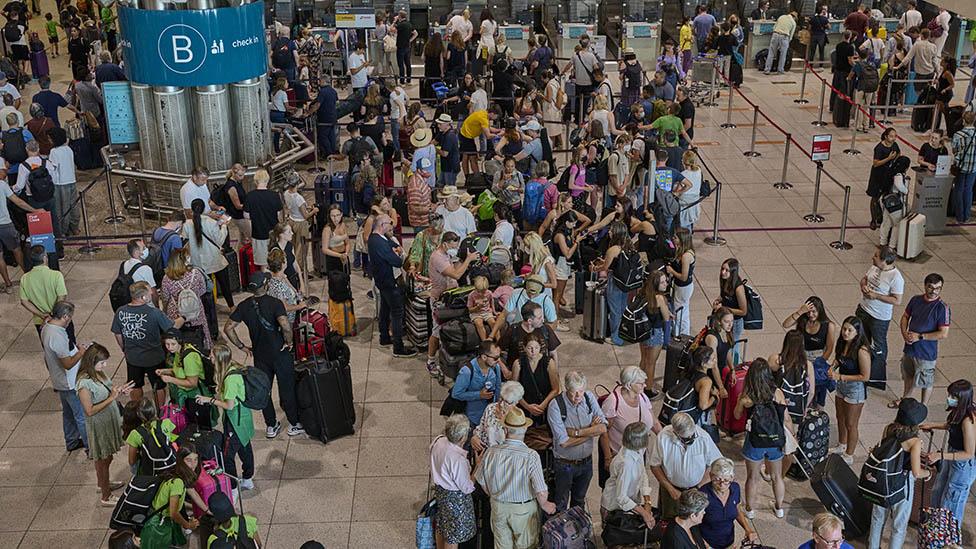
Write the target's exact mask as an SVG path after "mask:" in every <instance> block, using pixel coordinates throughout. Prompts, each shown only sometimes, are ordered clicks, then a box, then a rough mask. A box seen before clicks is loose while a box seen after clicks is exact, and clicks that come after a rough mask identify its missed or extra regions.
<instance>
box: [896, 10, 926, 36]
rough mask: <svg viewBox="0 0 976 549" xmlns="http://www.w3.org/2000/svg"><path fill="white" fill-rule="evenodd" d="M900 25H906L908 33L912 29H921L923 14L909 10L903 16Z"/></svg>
mask: <svg viewBox="0 0 976 549" xmlns="http://www.w3.org/2000/svg"><path fill="white" fill-rule="evenodd" d="M900 23H901V24H902V25H905V30H906V31H907V30H908V29H910V28H912V27H921V26H922V14H921V13H919V11H918V10H908V11H906V12H905V13H904V14H902V16H901V21H900Z"/></svg>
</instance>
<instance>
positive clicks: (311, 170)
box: [302, 120, 397, 287]
mask: <svg viewBox="0 0 976 549" xmlns="http://www.w3.org/2000/svg"><path fill="white" fill-rule="evenodd" d="M319 125H320V124H319V121H318V120H316V121H315V135H314V136H313V139H314V141H315V165H314V166H312V167H311V168H309V169H308V173H316V174H317V173H322V167H321V166H320V165H319ZM393 138H394V139H397V136H393ZM303 268H304V267H303ZM302 272H304V271H302ZM306 287H307V286H306Z"/></svg>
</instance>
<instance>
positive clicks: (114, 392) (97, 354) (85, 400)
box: [76, 343, 132, 507]
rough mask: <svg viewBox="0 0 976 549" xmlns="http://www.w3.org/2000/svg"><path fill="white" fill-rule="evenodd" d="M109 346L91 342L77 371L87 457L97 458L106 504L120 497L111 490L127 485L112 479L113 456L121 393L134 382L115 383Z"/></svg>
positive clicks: (119, 426) (119, 425)
mask: <svg viewBox="0 0 976 549" xmlns="http://www.w3.org/2000/svg"><path fill="white" fill-rule="evenodd" d="M108 359H109V354H108V349H106V348H105V347H103V346H101V345H99V344H98V343H92V345H91V346H90V347H88V348H87V349H85V354H84V355H82V357H81V363H80V365H79V367H78V373H77V376H78V377H77V383H76V384H77V390H78V400H80V401H81V407H82V409H83V410H84V411H85V429H86V431H87V433H88V441H87V442H88V457H89V459H91V460H93V461H94V462H95V478H96V479H97V482H98V489H99V491H100V492H101V500H100V503H101V505H102V506H103V507H114V506H115V504H116V503H118V501H119V499H118V498H117V497H115V496H113V495H112V490H117V489H119V488H121V487H122V486H125V483H124V482H112V481H111V480H109V469H110V467H111V465H112V458H113V457H114V456H115V453H116V452H118V451H119V448H121V447H122V444H123V443H124V441H123V440H122V416H121V415H120V414H119V406H118V404H117V402H118V400H119V397H121V396H122V395H127V394H129V391H130V390H131V389H132V382H131V381H130V382H129V383H126V384H125V385H114V384H113V383H112V376H110V375H109V374H108V373H106V368H108Z"/></svg>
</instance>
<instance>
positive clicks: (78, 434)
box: [57, 390, 88, 448]
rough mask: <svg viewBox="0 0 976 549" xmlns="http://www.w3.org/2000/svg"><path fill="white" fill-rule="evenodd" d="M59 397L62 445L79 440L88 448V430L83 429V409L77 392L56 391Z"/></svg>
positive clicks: (66, 445)
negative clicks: (62, 431) (62, 434)
mask: <svg viewBox="0 0 976 549" xmlns="http://www.w3.org/2000/svg"><path fill="white" fill-rule="evenodd" d="M57 393H58V396H59V397H60V398H61V427H62V428H63V429H64V445H65V447H66V448H67V447H68V446H71V445H72V444H73V443H74V442H75V441H76V440H80V441H81V442H82V443H83V444H84V445H85V448H88V432H87V431H86V430H85V409H84V408H82V407H81V400H79V399H78V393H77V392H76V391H73V390H67V391H57Z"/></svg>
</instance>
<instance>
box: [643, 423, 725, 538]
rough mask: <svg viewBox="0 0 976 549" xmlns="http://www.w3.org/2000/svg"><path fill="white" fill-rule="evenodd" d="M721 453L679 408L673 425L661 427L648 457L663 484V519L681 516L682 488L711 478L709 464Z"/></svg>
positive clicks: (653, 470)
mask: <svg viewBox="0 0 976 549" xmlns="http://www.w3.org/2000/svg"><path fill="white" fill-rule="evenodd" d="M720 457H722V453H721V452H719V450H718V447H717V446H715V443H714V442H712V438H711V437H710V436H708V433H706V432H705V430H704V429H702V428H701V427H699V426H697V425H695V420H694V419H692V418H691V416H689V415H688V414H686V413H684V412H678V413H677V414H675V415H674V417H672V418H671V425H668V426H667V427H665V428H663V429H661V432H660V433H658V435H657V437H655V438H654V440H653V441H652V444H651V454H650V456H649V458H648V460H647V461H648V464H649V465H650V466H651V472H652V473H654V477H655V478H657V481H658V482H659V483H660V485H661V489H660V490H659V491H658V507H659V508H660V509H661V518H662V519H672V518H674V517H676V516H678V511H679V505H678V500H679V499H680V498H681V492H682V491H684V490H686V489H688V488H694V487H698V486H704V485H705V483H707V482H709V480H710V479H711V476H710V473H709V471H708V467H709V466H710V465H711V464H712V462H714V461H715V460H716V459H718V458H720ZM702 509H704V507H703V508H702Z"/></svg>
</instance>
